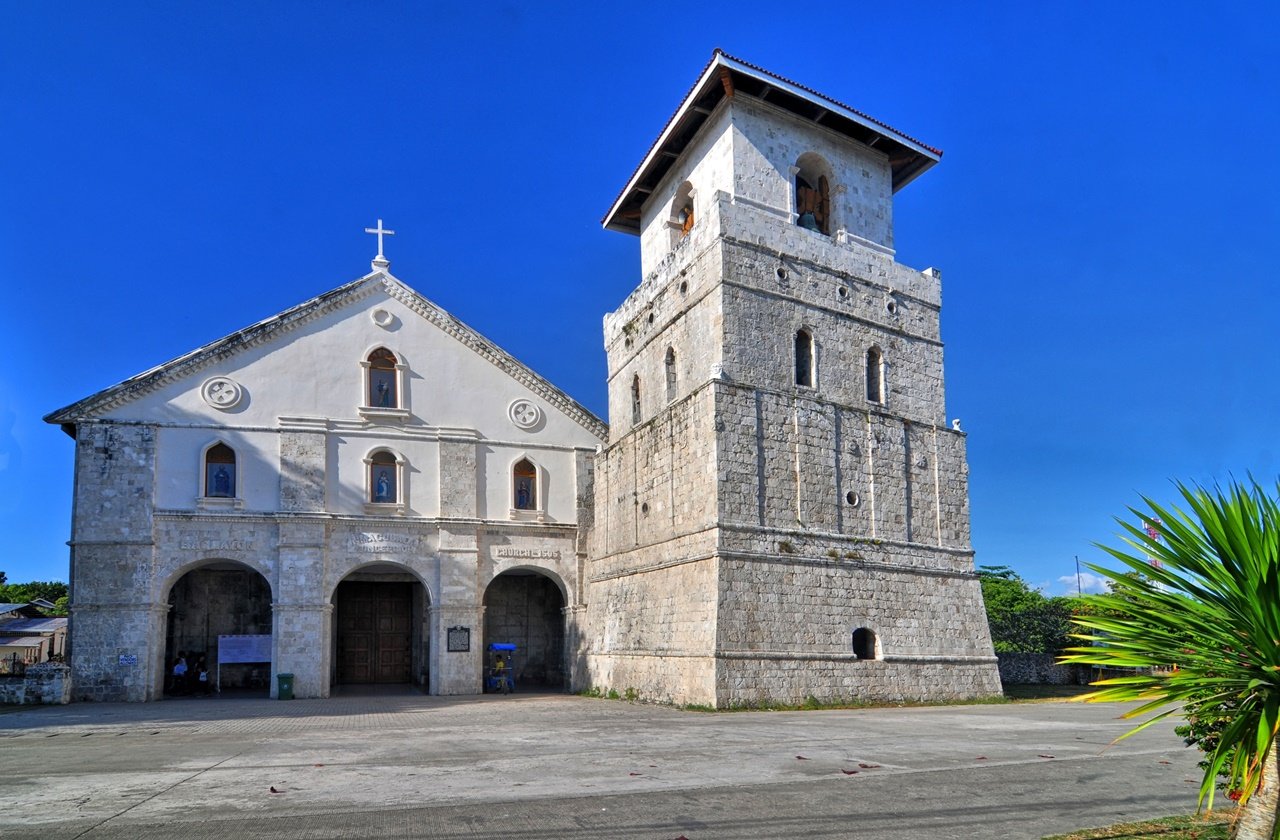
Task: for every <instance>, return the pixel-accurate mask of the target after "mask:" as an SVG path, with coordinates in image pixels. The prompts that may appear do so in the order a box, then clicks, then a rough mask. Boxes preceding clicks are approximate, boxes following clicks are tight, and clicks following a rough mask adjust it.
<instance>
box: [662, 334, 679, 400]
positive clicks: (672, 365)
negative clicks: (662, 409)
mask: <svg viewBox="0 0 1280 840" xmlns="http://www.w3.org/2000/svg"><path fill="white" fill-rule="evenodd" d="M663 364H664V366H665V367H666V369H667V402H671V401H672V400H674V399H675V398H676V351H675V348H673V347H668V348H667V357H666V359H664V360H663Z"/></svg>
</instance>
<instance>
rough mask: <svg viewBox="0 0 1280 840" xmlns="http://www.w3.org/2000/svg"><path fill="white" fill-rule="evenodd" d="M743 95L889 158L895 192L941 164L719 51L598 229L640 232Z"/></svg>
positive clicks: (879, 127) (933, 155)
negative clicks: (688, 157)
mask: <svg viewBox="0 0 1280 840" xmlns="http://www.w3.org/2000/svg"><path fill="white" fill-rule="evenodd" d="M739 93H741V94H746V95H747V96H751V97H754V98H756V99H759V100H761V101H765V102H768V103H769V104H770V105H773V106H775V107H778V108H782V109H783V110H785V111H790V112H791V113H792V114H795V115H796V116H797V117H800V118H801V119H804V120H808V121H810V122H812V123H814V124H821V125H822V126H823V127H824V128H828V129H830V130H832V131H835V132H836V133H838V134H843V135H844V136H845V137H849V138H851V139H853V140H856V141H858V142H859V143H864V144H866V145H867V146H871V147H874V148H876V149H879V150H880V151H882V152H884V153H885V154H887V155H888V156H889V168H890V169H891V170H892V172H893V191H894V192H897V191H898V190H900V189H902V188H903V187H905V186H906V185H907V184H909V183H911V182H912V181H913V180H915V178H916V177H917V176H918V175H920V173H922V172H924V171H925V170H926V169H928V168H929V167H931V166H933V165H934V164H935V163H937V162H938V161H939V160H941V158H942V151H941V150H940V149H934V148H932V147H930V146H926V145H924V144H923V143H921V142H920V141H918V140H914V139H912V138H911V137H908V136H907V135H905V134H903V133H902V132H900V131H897V130H896V129H893V128H890V127H889V126H887V125H885V124H884V123H882V122H880V121H879V120H877V119H875V118H873V117H870V116H868V115H866V114H864V113H862V112H861V111H857V110H854V109H853V108H850V107H849V106H848V105H845V104H843V103H841V102H838V101H836V100H835V99H832V98H831V97H829V96H824V95H823V94H821V93H818V92H817V91H816V90H812V89H810V88H807V87H805V86H804V85H801V84H797V83H796V82H793V81H791V80H790V79H786V78H783V77H782V76H779V75H777V74H775V73H770V72H769V71H768V70H765V69H764V68H762V67H757V66H756V65H754V64H749V63H747V62H745V61H743V60H742V59H739V58H734V57H733V56H731V55H728V54H727V53H725V52H724V51H723V50H719V49H717V50H716V51H715V52H714V53H712V55H711V61H710V62H708V63H707V66H706V67H705V68H704V69H703V71H702V75H701V76H699V77H698V81H697V82H696V83H695V84H694V86H693V88H691V89H690V91H689V92H688V93H687V94H686V95H685V97H684V100H683V101H682V102H681V103H680V107H679V108H677V109H676V112H675V113H674V114H673V115H672V116H671V119H669V120H667V124H666V126H665V127H664V128H663V129H662V133H661V134H659V135H658V139H657V140H655V141H654V143H653V145H652V146H650V147H649V152H648V153H647V154H646V155H645V156H644V160H642V161H641V162H640V165H639V166H638V167H636V171H635V172H634V173H632V175H631V179H630V180H629V181H627V185H626V186H625V187H623V189H622V192H621V193H619V194H618V197H617V198H616V199H615V200H614V202H613V206H612V207H610V208H609V212H608V213H606V214H605V217H604V219H602V220H601V223H602V224H603V225H604V226H605V227H606V228H608V229H609V230H616V231H619V232H622V233H639V232H640V208H641V207H642V206H643V205H644V203H645V201H646V200H647V199H648V198H649V195H650V194H651V193H652V191H653V190H654V189H655V188H656V187H657V185H658V184H659V182H661V181H662V178H663V176H665V175H666V174H667V170H669V169H670V168H671V166H672V164H674V163H675V162H676V160H677V159H679V157H680V155H681V154H682V153H683V152H684V150H685V148H686V147H687V146H688V145H689V142H690V141H691V140H692V139H693V138H694V136H695V135H696V134H697V133H698V129H700V128H702V124H703V123H705V122H706V121H707V118H708V117H710V116H711V113H712V112H713V111H714V110H715V108H716V106H717V105H719V104H720V102H721V101H722V100H723V99H725V98H726V97H732V96H736V95H737V94H739Z"/></svg>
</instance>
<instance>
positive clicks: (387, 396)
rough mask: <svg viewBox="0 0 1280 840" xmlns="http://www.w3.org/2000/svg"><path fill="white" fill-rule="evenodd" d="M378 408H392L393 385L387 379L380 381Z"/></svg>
mask: <svg viewBox="0 0 1280 840" xmlns="http://www.w3.org/2000/svg"><path fill="white" fill-rule="evenodd" d="M377 391H378V408H390V407H391V385H390V384H389V383H388V382H387V380H385V379H379V380H378V386H377Z"/></svg>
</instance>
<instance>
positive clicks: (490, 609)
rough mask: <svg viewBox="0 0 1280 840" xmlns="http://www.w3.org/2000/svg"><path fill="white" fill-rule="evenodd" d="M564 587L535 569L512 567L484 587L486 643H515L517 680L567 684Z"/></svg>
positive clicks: (527, 683)
mask: <svg viewBox="0 0 1280 840" xmlns="http://www.w3.org/2000/svg"><path fill="white" fill-rule="evenodd" d="M564 607H565V599H564V593H563V592H562V591H561V589H560V586H559V584H558V583H557V582H556V581H555V580H554V579H553V578H551V577H550V576H549V575H547V574H546V573H544V572H541V571H539V570H537V569H513V570H511V571H507V572H503V573H502V574H500V575H498V576H497V577H495V578H494V579H493V580H492V581H490V582H489V586H488V587H486V588H485V591H484V649H485V650H486V651H487V650H488V649H489V645H490V644H493V643H495V642H499V643H509V644H514V645H515V646H516V656H515V662H514V677H515V681H516V686H517V688H519V689H523V688H540V689H556V690H561V691H562V690H565V689H567V688H568V686H569V675H568V672H567V669H566V667H565V645H564Z"/></svg>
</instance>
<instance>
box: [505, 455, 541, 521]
mask: <svg viewBox="0 0 1280 840" xmlns="http://www.w3.org/2000/svg"><path fill="white" fill-rule="evenodd" d="M511 494H512V498H511V501H512V506H513V507H514V508H515V509H516V510H537V509H538V468H537V467H535V466H534V465H533V462H532V461H530V460H529V459H528V458H521V459H520V460H519V461H516V463H515V466H513V467H512V468H511Z"/></svg>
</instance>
